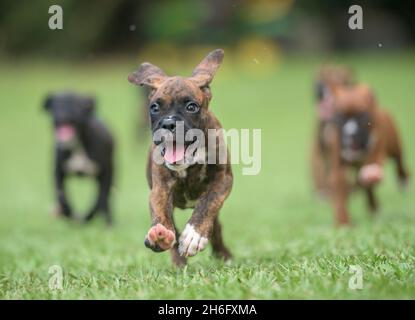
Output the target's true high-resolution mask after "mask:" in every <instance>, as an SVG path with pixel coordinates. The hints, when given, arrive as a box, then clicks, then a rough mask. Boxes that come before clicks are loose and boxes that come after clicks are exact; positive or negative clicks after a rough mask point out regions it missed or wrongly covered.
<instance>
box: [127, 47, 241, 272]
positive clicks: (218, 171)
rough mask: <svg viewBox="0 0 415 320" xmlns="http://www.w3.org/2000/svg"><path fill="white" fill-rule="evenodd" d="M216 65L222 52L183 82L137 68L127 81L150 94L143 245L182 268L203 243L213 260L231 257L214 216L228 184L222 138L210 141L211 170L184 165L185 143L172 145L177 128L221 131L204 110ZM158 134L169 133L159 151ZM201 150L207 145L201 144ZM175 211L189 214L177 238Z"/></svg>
mask: <svg viewBox="0 0 415 320" xmlns="http://www.w3.org/2000/svg"><path fill="white" fill-rule="evenodd" d="M222 59H223V50H215V51H213V52H211V53H210V54H209V55H207V56H206V57H205V59H203V60H202V62H201V63H200V64H199V65H198V66H197V67H196V68H195V69H194V71H193V74H192V76H191V77H189V78H182V77H178V76H175V77H168V76H167V75H166V74H165V73H164V72H163V71H162V70H161V69H159V68H158V67H156V66H154V65H152V64H150V63H143V64H142V65H141V66H140V68H139V69H138V70H137V71H136V72H134V73H132V74H130V75H129V77H128V80H129V81H130V82H131V83H134V84H136V85H141V86H145V87H147V88H149V89H150V94H149V110H150V117H151V127H152V131H153V141H154V144H153V145H152V148H151V152H150V154H149V159H148V165H147V179H148V182H149V186H150V188H151V193H150V211H151V220H152V227H151V228H150V230H149V231H148V233H147V236H146V239H145V245H146V246H147V247H148V248H150V249H152V250H153V251H156V252H159V251H165V250H168V249H171V253H172V258H173V262H174V263H175V264H176V265H183V264H185V263H186V257H188V256H194V255H195V254H197V253H198V252H199V251H202V250H203V249H205V247H206V245H207V243H208V239H210V240H211V244H212V249H213V252H214V254H215V255H216V256H218V257H220V258H223V259H229V258H230V257H231V254H230V252H229V250H228V249H227V248H226V247H225V245H224V243H223V240H222V232H221V225H220V224H219V220H218V213H219V210H220V208H221V207H222V205H223V203H224V201H225V199H226V198H227V197H228V195H229V193H230V191H231V188H232V182H233V177H232V171H231V165H230V161H229V157H227V159H226V161H224V163H223V164H221V163H220V161H219V158H218V157H219V152H218V151H219V150H218V149H219V146H221V145H222V146H223V136H222V135H221V134H218V135H217V136H216V141H215V143H216V151H217V152H216V161H215V163H214V164H210V163H209V164H206V162H205V161H202V162H205V163H192V161H188V160H189V159H188V157H189V158H192V157H193V153H191V154H188V153H189V152H188V150H189V147H190V144H189V142H185V144H184V145H180V144H178V143H177V141H176V140H177V139H180V137H178V134H177V132H178V128H179V125H180V124H182V125H183V130H184V134H186V133H187V132H189V130H191V129H200V130H202V131H203V133H204V137H205V139H207V137H208V129H221V124H220V123H219V121H218V120H217V119H216V117H215V116H214V114H213V113H212V111H210V110H209V109H208V106H209V102H210V99H211V97H212V95H211V92H210V88H209V85H210V83H211V81H212V79H213V76H214V75H215V72H216V71H217V69H218V68H219V65H220V64H221V62H222ZM160 129H163V130H165V131H167V132H170V133H171V135H172V137H173V138H174V140H173V142H174V143H173V144H170V145H169V144H166V145H165V146H164V148H159V146H160V145H159V144H160V141H156V140H157V139H155V135H156V133H157V132H160ZM176 129H177V130H176ZM191 142H192V141H191ZM204 145H205V146H207V145H208V143H207V140H206V141H205V144H204ZM205 151H207V150H205ZM160 152H161V155H162V157H163V158H164V159H163V160H164V163H161V164H160V163H158V162H156V161H155V160H154V159H155V158H154V156H157V155H160V154H157V153H160ZM206 156H207V155H206ZM185 157H186V159H185ZM183 160H185V161H183ZM193 160H194V159H193ZM199 160H200V159H199ZM176 207H177V208H180V209H185V208H194V210H193V213H192V216H191V218H190V219H189V221H188V222H187V224H186V227H185V229H184V231H183V233H182V234H181V235H179V232H178V230H177V228H176V226H175V224H174V220H173V209H174V208H176ZM176 239H178V241H176Z"/></svg>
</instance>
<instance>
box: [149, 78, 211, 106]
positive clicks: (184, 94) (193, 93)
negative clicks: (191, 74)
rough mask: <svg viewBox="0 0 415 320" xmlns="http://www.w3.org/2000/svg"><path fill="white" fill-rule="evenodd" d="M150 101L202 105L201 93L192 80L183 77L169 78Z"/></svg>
mask: <svg viewBox="0 0 415 320" xmlns="http://www.w3.org/2000/svg"><path fill="white" fill-rule="evenodd" d="M150 98H151V100H157V99H162V100H163V101H164V102H165V103H167V104H171V103H174V102H183V101H188V100H194V101H196V102H198V103H199V104H200V105H202V103H203V92H202V90H201V89H200V88H199V87H198V86H197V84H195V83H194V82H193V81H192V80H190V79H186V78H183V77H169V78H167V79H166V80H164V81H163V82H162V83H161V85H160V87H159V88H158V89H157V90H155V92H154V94H153V95H152V96H151V97H150Z"/></svg>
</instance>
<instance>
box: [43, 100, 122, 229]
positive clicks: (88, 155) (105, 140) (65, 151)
mask: <svg viewBox="0 0 415 320" xmlns="http://www.w3.org/2000/svg"><path fill="white" fill-rule="evenodd" d="M44 108H45V110H47V111H48V112H49V114H50V115H51V117H52V121H53V126H54V135H55V168H54V175H55V189H56V190H55V191H56V197H57V202H58V208H57V213H58V214H60V215H63V216H65V217H67V218H72V217H73V212H72V208H71V206H70V204H69V201H68V199H67V196H66V191H65V180H66V178H67V177H69V176H70V175H77V176H89V177H92V178H94V179H95V180H96V181H97V183H98V187H99V191H98V196H97V199H96V202H95V204H94V205H93V207H92V208H91V210H90V211H89V212H88V213H87V215H86V217H85V221H89V220H91V219H92V218H93V217H94V216H95V214H96V213H97V212H102V213H103V214H104V215H105V219H106V222H107V223H108V224H111V223H112V216H111V212H110V207H109V197H110V189H111V185H112V178H113V149H114V142H113V138H112V135H111V133H110V132H109V130H108V129H107V128H106V126H105V125H104V124H103V123H102V122H101V121H100V120H99V119H98V118H97V117H96V115H95V100H94V99H93V98H91V97H83V96H79V95H77V94H74V93H70V92H63V93H56V94H51V95H49V96H48V97H47V98H46V100H45V103H44Z"/></svg>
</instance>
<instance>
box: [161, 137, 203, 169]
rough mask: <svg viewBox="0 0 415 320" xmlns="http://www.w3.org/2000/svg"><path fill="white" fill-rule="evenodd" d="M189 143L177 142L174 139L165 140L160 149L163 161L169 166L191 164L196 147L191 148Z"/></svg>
mask: <svg viewBox="0 0 415 320" xmlns="http://www.w3.org/2000/svg"><path fill="white" fill-rule="evenodd" d="M190 146H191V145H187V144H183V143H177V142H176V141H169V142H165V144H164V148H163V149H162V151H161V156H162V157H163V159H164V161H165V163H166V164H167V165H169V166H170V167H171V166H181V165H191V164H193V163H194V160H195V157H196V154H197V148H195V149H194V150H192V148H189V147H190Z"/></svg>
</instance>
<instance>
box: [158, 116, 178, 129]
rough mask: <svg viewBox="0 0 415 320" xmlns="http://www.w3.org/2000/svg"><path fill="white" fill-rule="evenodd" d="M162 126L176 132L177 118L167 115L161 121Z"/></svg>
mask: <svg viewBox="0 0 415 320" xmlns="http://www.w3.org/2000/svg"><path fill="white" fill-rule="evenodd" d="M161 128H162V129H166V130H169V131H171V132H174V131H175V130H176V118H174V117H167V118H165V119H163V121H162V122H161Z"/></svg>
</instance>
